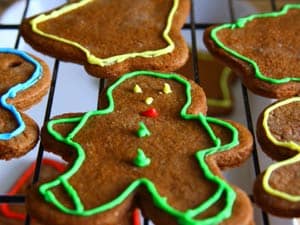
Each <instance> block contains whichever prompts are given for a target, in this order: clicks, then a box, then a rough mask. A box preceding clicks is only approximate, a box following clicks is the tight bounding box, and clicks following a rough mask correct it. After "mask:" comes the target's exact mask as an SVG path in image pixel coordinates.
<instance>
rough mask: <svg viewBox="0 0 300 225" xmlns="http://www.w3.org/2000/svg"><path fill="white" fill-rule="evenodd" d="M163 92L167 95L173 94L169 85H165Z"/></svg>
mask: <svg viewBox="0 0 300 225" xmlns="http://www.w3.org/2000/svg"><path fill="white" fill-rule="evenodd" d="M163 92H164V93H165V94H170V93H172V89H171V86H170V85H169V84H168V83H164V89H163Z"/></svg>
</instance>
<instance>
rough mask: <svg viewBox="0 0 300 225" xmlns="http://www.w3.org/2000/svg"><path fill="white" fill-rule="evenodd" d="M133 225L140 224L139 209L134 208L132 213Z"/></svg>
mask: <svg viewBox="0 0 300 225" xmlns="http://www.w3.org/2000/svg"><path fill="white" fill-rule="evenodd" d="M132 220H133V225H141V220H140V210H138V209H134V211H133V214H132Z"/></svg>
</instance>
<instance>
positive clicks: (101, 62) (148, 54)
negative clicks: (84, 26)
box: [30, 0, 179, 67]
mask: <svg viewBox="0 0 300 225" xmlns="http://www.w3.org/2000/svg"><path fill="white" fill-rule="evenodd" d="M93 1H94V0H82V1H79V2H75V3H71V4H68V5H66V6H64V7H62V8H60V9H58V10H55V11H52V12H51V13H50V14H48V15H46V14H41V15H39V16H37V17H36V18H33V19H32V20H31V21H30V24H31V27H32V30H33V32H35V33H37V34H39V35H41V36H43V37H46V38H49V39H53V40H55V41H59V42H63V43H65V44H68V45H72V46H74V47H76V48H78V49H80V50H81V51H83V52H84V53H85V55H86V58H87V61H88V62H89V63H90V64H94V65H98V66H102V67H104V66H109V65H113V64H115V63H120V62H123V61H125V60H127V59H129V58H135V57H143V58H152V57H157V56H161V55H164V54H168V53H170V52H172V51H173V50H174V48H175V43H174V41H173V40H172V39H171V37H170V35H169V33H170V30H171V26H172V22H173V18H174V15H175V13H176V11H177V9H178V5H179V0H173V6H172V9H171V10H170V13H169V15H168V19H167V24H166V27H165V29H164V31H163V35H162V36H163V39H164V40H165V41H166V42H167V43H168V46H167V47H165V48H161V49H157V50H148V51H144V52H132V53H126V54H122V55H116V56H111V57H108V58H99V57H97V56H95V55H93V54H92V53H91V52H90V51H89V50H88V49H87V48H86V47H84V46H82V45H81V44H79V43H77V42H74V41H71V40H68V39H65V38H62V37H59V36H56V35H53V34H49V33H45V32H43V31H42V30H40V29H39V28H38V25H39V24H40V23H42V22H45V21H47V20H49V19H54V18H57V17H59V16H61V15H63V14H65V13H68V12H70V11H73V10H76V9H78V8H80V7H83V6H85V5H86V4H88V3H91V2H93Z"/></svg>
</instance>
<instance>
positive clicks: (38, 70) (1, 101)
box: [0, 48, 42, 140]
mask: <svg viewBox="0 0 300 225" xmlns="http://www.w3.org/2000/svg"><path fill="white" fill-rule="evenodd" d="M0 53H4V54H14V55H18V56H20V57H21V58H23V59H24V60H26V61H27V62H29V63H31V64H32V65H33V66H34V68H35V69H34V72H33V73H32V75H31V77H30V78H29V79H28V80H27V81H25V82H24V83H19V84H17V85H15V86H13V87H11V88H10V89H9V90H8V91H7V92H6V93H4V94H3V95H2V96H0V105H1V107H3V108H4V109H7V110H8V111H9V112H11V113H12V114H13V116H14V117H15V119H16V121H17V123H18V127H17V128H16V129H15V130H13V131H11V132H8V133H0V140H10V139H12V138H13V137H16V136H17V135H19V134H21V133H22V132H23V131H24V130H25V123H24V121H23V119H22V117H21V114H20V112H18V110H17V109H16V107H15V106H13V105H11V104H8V103H7V102H6V101H7V99H9V98H15V97H16V95H17V93H18V92H20V91H24V90H26V89H28V88H30V87H32V86H33V85H34V84H35V83H36V82H37V81H38V80H39V79H40V78H41V76H42V66H41V64H40V63H39V62H38V61H37V60H35V59H34V58H32V57H31V56H30V55H28V54H27V53H25V52H23V51H20V50H16V49H11V48H0Z"/></svg>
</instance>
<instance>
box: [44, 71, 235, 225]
mask: <svg viewBox="0 0 300 225" xmlns="http://www.w3.org/2000/svg"><path fill="white" fill-rule="evenodd" d="M136 76H152V77H154V78H162V79H171V80H174V81H177V82H179V83H180V84H182V85H183V86H184V87H185V93H186V103H185V104H184V106H183V107H182V109H181V111H180V115H181V117H182V119H184V120H195V121H196V122H198V123H199V124H200V125H202V126H203V128H204V130H205V131H206V132H207V134H208V136H209V137H210V139H211V140H212V143H213V146H212V147H211V148H207V149H201V150H199V151H198V152H196V154H195V158H196V160H197V162H198V164H199V167H200V168H201V169H202V170H203V173H204V175H205V177H206V179H208V180H209V181H211V182H213V183H215V184H216V185H217V186H218V188H217V190H216V192H215V193H214V194H213V195H212V196H210V198H208V199H207V200H205V201H204V202H202V203H201V204H200V205H199V206H196V207H195V208H193V209H188V210H186V211H180V210H178V209H176V208H174V207H172V206H171V205H170V204H169V203H168V202H167V198H166V197H164V196H161V195H160V194H159V192H158V190H157V189H156V186H155V184H154V183H153V182H152V181H151V180H149V179H148V178H145V177H143V178H139V179H137V180H134V181H133V182H132V183H131V184H130V185H129V186H128V187H127V188H125V190H123V192H122V193H120V195H119V196H117V197H116V198H115V199H113V200H111V201H110V202H107V203H105V204H103V205H99V206H98V207H95V208H92V209H85V207H84V205H83V204H82V202H81V199H80V197H79V195H78V193H77V191H76V189H75V188H74V187H73V186H72V185H71V184H70V183H69V179H70V178H71V177H72V176H73V175H74V174H76V173H77V171H78V170H79V169H80V167H81V166H82V164H83V162H84V161H85V158H86V154H85V150H84V149H83V147H82V146H81V145H80V144H79V143H77V142H76V141H74V140H73V138H74V137H75V136H76V134H77V133H78V132H79V131H80V129H81V128H82V127H83V126H84V125H85V123H86V122H87V120H88V119H89V118H91V117H93V116H101V115H105V114H109V113H111V112H113V111H114V107H115V105H114V100H113V91H114V90H115V89H116V88H117V87H118V86H119V85H120V84H121V83H123V82H124V81H125V80H128V79H131V78H134V77H136ZM106 94H107V98H108V103H109V104H108V107H107V108H105V109H101V110H95V111H89V112H87V113H85V114H84V115H82V116H80V117H73V118H63V119H57V120H52V121H50V122H49V123H48V124H47V129H48V132H49V133H50V134H51V135H52V136H53V137H54V138H55V139H56V140H57V141H59V142H62V143H65V144H67V145H69V146H71V147H72V148H73V149H74V151H76V153H77V158H76V159H75V161H74V163H73V164H72V165H70V168H69V170H68V171H66V172H65V173H64V174H62V175H60V176H59V177H58V178H57V179H55V180H53V181H50V182H48V183H45V184H43V185H41V186H40V188H39V191H40V194H41V195H42V196H43V197H44V199H45V200H46V201H47V202H49V203H51V204H53V205H54V206H55V207H57V208H58V209H59V210H60V211H62V212H63V213H66V214H71V215H78V216H91V215H94V214H97V213H101V212H104V211H106V210H109V209H112V208H114V207H116V206H117V205H119V204H121V203H122V202H123V201H124V200H125V199H126V198H127V197H128V196H129V195H130V194H131V193H132V192H134V191H135V190H136V189H137V188H139V187H141V186H144V187H145V188H146V189H147V190H148V192H149V193H150V195H151V196H152V200H153V202H154V204H155V205H156V207H158V208H159V209H161V210H163V211H164V212H166V213H168V214H169V215H170V216H172V217H174V218H176V219H177V221H178V223H179V224H181V225H215V224H219V223H221V222H222V221H223V220H225V219H227V218H229V217H230V216H231V214H232V209H233V205H234V202H235V199H236V193H235V192H234V190H233V189H232V187H230V185H229V184H228V183H227V182H225V181H224V180H222V179H221V178H220V177H219V176H217V175H215V174H213V172H212V171H211V170H210V168H209V166H208V165H207V163H206V157H207V156H209V155H212V154H215V153H217V152H222V151H226V150H230V149H232V148H233V147H235V146H237V145H238V144H239V140H238V135H239V134H238V131H237V129H236V128H235V127H234V126H232V125H231V124H230V123H228V122H226V121H223V120H220V119H216V118H212V117H206V116H204V115H203V114H202V113H199V114H197V115H195V114H188V113H187V110H188V108H189V106H190V105H191V102H192V97H191V85H190V83H189V82H188V81H187V80H185V79H184V78H182V77H180V76H178V75H176V74H172V73H170V74H167V73H159V72H152V71H135V72H131V73H127V74H125V75H123V76H122V77H121V78H119V79H118V80H117V81H116V82H115V83H113V84H112V85H111V86H110V87H109V88H108V89H107V93H106ZM65 123H73V124H74V123H76V126H75V127H74V129H73V130H72V131H71V132H70V133H69V134H67V135H66V137H64V136H62V135H61V134H60V133H57V132H56V131H55V129H54V126H55V125H57V124H65ZM210 124H215V125H218V126H222V127H224V128H226V129H228V131H229V132H231V133H232V139H231V141H230V142H229V143H226V144H222V143H221V140H220V138H218V137H217V136H216V135H215V133H214V131H213V129H212V128H211V126H210ZM59 185H62V186H63V188H65V190H66V192H67V193H68V195H69V197H70V198H71V199H72V201H73V204H74V208H68V207H67V206H65V205H63V204H62V203H61V202H60V201H59V200H58V199H57V198H56V197H55V195H54V193H53V192H52V191H51V190H50V189H51V188H54V187H57V186H59ZM200 188H201V187H200ZM221 197H224V198H225V204H224V208H222V209H221V210H220V211H219V212H218V213H217V214H216V215H213V216H211V217H208V218H204V219H197V218H195V217H196V216H198V215H199V214H201V213H203V212H205V211H206V210H207V209H208V208H210V207H211V206H212V205H213V204H215V203H217V202H218V201H219V200H220V199H221Z"/></svg>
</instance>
